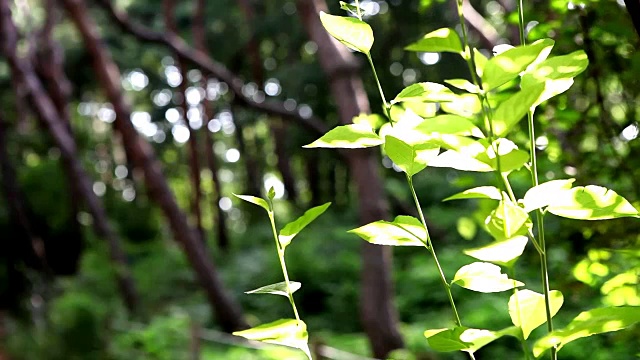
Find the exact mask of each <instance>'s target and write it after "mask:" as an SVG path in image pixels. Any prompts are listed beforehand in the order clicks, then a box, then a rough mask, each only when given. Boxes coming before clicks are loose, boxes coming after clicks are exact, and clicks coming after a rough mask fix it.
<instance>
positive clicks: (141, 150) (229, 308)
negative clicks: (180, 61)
mask: <svg viewBox="0 0 640 360" xmlns="http://www.w3.org/2000/svg"><path fill="white" fill-rule="evenodd" d="M5 1H6V0H5ZM63 4H64V6H65V7H66V9H67V11H68V13H69V15H70V17H71V19H72V21H73V23H74V24H75V26H76V27H77V29H78V31H79V32H80V35H81V36H82V40H83V41H84V44H85V46H86V48H87V51H88V52H89V53H90V54H91V57H92V59H93V65H94V68H95V72H96V75H97V77H98V81H99V82H100V84H101V85H102V87H103V88H104V91H105V93H106V95H107V98H108V99H109V101H110V102H111V103H112V105H113V109H114V111H115V113H116V120H115V121H114V126H115V128H116V130H117V131H118V132H119V133H120V135H121V136H122V140H123V144H124V147H125V151H126V153H127V157H128V158H130V159H131V160H132V163H133V164H134V165H135V166H136V167H137V168H139V169H141V170H142V172H143V173H144V179H145V184H146V187H147V191H148V192H149V195H150V197H151V198H152V199H153V200H154V201H155V202H156V203H158V205H159V206H160V208H161V210H162V211H163V212H164V215H165V216H166V218H167V220H168V221H169V225H170V227H171V229H172V231H173V234H174V236H175V239H176V240H177V241H178V242H179V243H180V244H181V245H182V248H183V250H184V251H185V254H186V256H187V258H188V260H189V262H190V263H191V266H192V267H193V269H194V271H195V272H196V275H197V277H198V280H199V281H200V284H201V285H202V287H203V288H204V290H205V292H206V295H207V298H208V300H209V303H210V305H211V307H212V309H213V312H214V313H215V314H216V315H217V320H218V322H219V323H220V325H221V327H222V328H223V329H224V330H225V331H234V330H239V329H246V328H247V327H248V325H247V323H246V322H245V320H244V317H243V314H242V311H241V309H240V306H239V304H238V303H237V302H235V301H233V300H232V299H231V297H229V295H228V294H227V292H226V290H225V289H224V287H223V284H222V281H221V280H220V278H219V275H218V272H217V270H216V268H215V266H214V264H213V262H212V261H211V258H210V257H209V254H208V253H207V251H206V249H205V248H204V246H203V244H202V242H201V241H199V239H198V236H197V234H196V233H195V231H194V229H193V228H192V227H191V226H189V223H188V222H187V219H186V216H185V214H184V213H183V212H182V211H181V210H180V208H179V207H178V204H177V202H176V199H175V197H174V195H173V193H172V192H171V189H170V188H169V184H168V183H167V179H166V178H165V177H164V174H163V173H162V169H161V165H160V162H159V161H158V160H157V158H156V156H155V153H154V151H153V148H152V147H151V146H150V145H149V143H148V142H146V141H145V140H144V139H142V138H141V137H140V136H139V134H138V133H137V131H136V129H135V128H134V127H133V125H132V123H131V121H130V116H131V108H130V105H129V103H128V102H127V101H126V100H125V97H124V94H123V93H122V88H121V85H120V70H119V69H118V67H117V65H116V64H115V63H114V61H113V59H112V58H111V54H110V52H109V51H108V50H107V49H106V48H105V47H104V46H103V42H102V40H101V39H100V38H99V36H98V30H97V27H96V24H95V23H94V21H93V20H92V19H91V18H90V17H89V13H88V9H87V7H86V5H85V3H84V2H83V1H81V0H64V1H63Z"/></svg>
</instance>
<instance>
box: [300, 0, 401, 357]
mask: <svg viewBox="0 0 640 360" xmlns="http://www.w3.org/2000/svg"><path fill="white" fill-rule="evenodd" d="M297 7H298V14H299V15H300V20H301V22H302V23H303V24H304V26H305V28H306V30H307V33H308V35H309V38H310V39H311V40H313V41H315V42H316V44H317V45H318V56H319V61H320V65H321V66H322V68H323V70H324V72H325V73H326V75H327V77H328V78H329V83H330V87H331V93H332V95H333V98H334V100H335V101H336V104H337V107H338V113H339V116H340V120H341V122H342V123H345V124H346V123H351V119H353V117H354V116H357V115H358V114H360V113H363V112H364V113H367V112H369V102H368V99H367V95H366V93H365V91H364V88H363V84H362V80H361V79H360V78H359V76H358V74H357V69H358V66H357V63H356V59H355V57H354V56H353V55H352V54H351V53H350V52H349V51H348V49H347V48H346V47H344V46H342V45H340V44H339V43H338V42H336V41H335V40H333V39H332V38H331V37H330V36H329V34H328V33H327V32H326V31H325V30H324V28H323V27H322V24H321V22H320V19H319V17H318V13H319V12H320V11H325V12H326V11H327V4H326V2H325V1H324V0H298V1H297ZM347 156H348V161H349V170H350V172H351V174H352V176H353V177H352V179H353V181H354V182H355V184H356V186H357V189H358V207H359V220H360V223H361V224H367V223H370V222H373V221H377V220H380V219H386V218H388V217H389V213H388V209H387V203H386V200H385V197H384V191H383V186H382V180H381V178H380V174H379V173H378V171H379V166H378V160H377V158H376V155H375V152H373V151H371V150H369V149H363V150H356V151H351V152H348V153H347ZM362 260H363V267H362V289H361V298H360V302H361V316H362V323H363V326H364V330H365V332H366V333H367V336H368V337H369V341H370V343H371V346H372V348H373V353H374V355H375V356H376V357H380V358H385V357H386V355H387V354H388V353H389V352H391V351H392V350H394V349H398V348H401V347H403V345H404V344H403V340H402V337H401V335H400V332H399V330H398V314H397V310H396V308H395V306H394V303H393V293H394V290H393V283H392V280H391V266H392V265H391V260H392V257H391V249H390V248H389V247H383V246H376V245H371V244H369V243H367V242H363V246H362Z"/></svg>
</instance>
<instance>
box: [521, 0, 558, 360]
mask: <svg viewBox="0 0 640 360" xmlns="http://www.w3.org/2000/svg"><path fill="white" fill-rule="evenodd" d="M518 30H519V32H520V43H521V44H522V45H526V37H525V33H524V8H523V4H522V0H518ZM527 125H528V128H529V142H530V143H529V153H530V158H531V184H532V186H538V184H539V182H538V161H537V158H536V142H535V127H534V123H533V112H532V111H529V112H528V113H527ZM535 213H536V223H537V228H538V240H539V242H538V244H539V247H540V251H539V253H540V276H541V277H542V290H543V293H544V305H545V312H546V315H547V331H548V332H552V331H553V318H552V316H553V315H552V314H551V299H550V291H551V290H550V287H549V269H548V263H547V248H546V246H547V245H546V241H545V238H544V216H543V214H542V210H540V209H537V210H535ZM550 357H551V359H552V360H556V359H557V358H558V351H557V347H556V346H552V347H551V351H550Z"/></svg>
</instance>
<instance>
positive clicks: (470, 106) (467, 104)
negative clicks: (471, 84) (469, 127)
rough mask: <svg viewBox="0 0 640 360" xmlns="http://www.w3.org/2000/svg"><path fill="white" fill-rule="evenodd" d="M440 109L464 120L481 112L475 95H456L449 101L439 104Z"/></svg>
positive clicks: (480, 106) (480, 105)
mask: <svg viewBox="0 0 640 360" xmlns="http://www.w3.org/2000/svg"><path fill="white" fill-rule="evenodd" d="M440 107H441V108H442V110H443V111H445V112H448V113H449V114H454V115H460V116H462V117H466V118H471V117H473V116H474V115H476V114H479V113H481V112H482V104H480V100H478V96H476V95H475V94H457V95H456V97H455V98H454V99H452V100H451V101H449V102H443V103H440Z"/></svg>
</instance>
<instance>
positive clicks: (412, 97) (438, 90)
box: [391, 82, 456, 104]
mask: <svg viewBox="0 0 640 360" xmlns="http://www.w3.org/2000/svg"><path fill="white" fill-rule="evenodd" d="M455 99H456V95H455V94H454V93H453V92H452V91H451V90H450V89H449V88H448V87H446V86H444V85H441V84H438V83H432V82H421V83H415V84H413V85H409V86H407V87H406V88H404V89H403V90H402V91H401V92H400V93H399V94H398V96H396V98H395V99H393V100H392V101H391V103H392V104H395V103H399V102H402V101H425V102H446V101H453V100H455Z"/></svg>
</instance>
